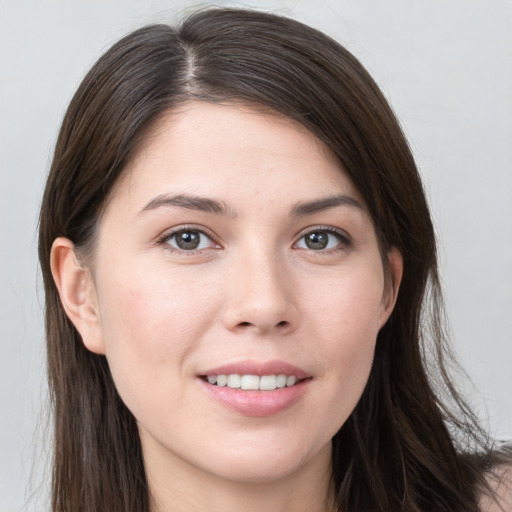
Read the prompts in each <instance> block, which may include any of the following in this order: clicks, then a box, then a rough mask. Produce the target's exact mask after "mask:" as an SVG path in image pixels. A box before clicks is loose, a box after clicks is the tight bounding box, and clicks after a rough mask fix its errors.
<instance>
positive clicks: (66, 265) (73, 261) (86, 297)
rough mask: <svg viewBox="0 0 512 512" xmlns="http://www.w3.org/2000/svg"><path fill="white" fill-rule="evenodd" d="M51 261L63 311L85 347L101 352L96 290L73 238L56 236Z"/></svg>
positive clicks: (101, 337) (102, 343) (102, 348)
mask: <svg viewBox="0 0 512 512" xmlns="http://www.w3.org/2000/svg"><path fill="white" fill-rule="evenodd" d="M50 264H51V270H52V275H53V280H54V281H55V285H56V287H57V290H58V292H59V296H60V300H61V303H62V306H63V308H64V311H65V312H66V315H67V316H68V318H69V319H70V320H71V322H72V323H73V325H74V326H75V328H76V329H77V331H78V332H79V333H80V335H81V337H82V340H83V343H84V345H85V347H86V348H87V349H89V350H90V351H91V352H95V353H97V354H104V353H105V346H104V341H103V335H102V332H101V325H100V318H99V312H98V303H97V298H96V290H95V287H94V283H93V281H92V277H91V272H90V270H89V269H88V268H87V267H85V266H83V265H82V264H81V263H80V262H79V260H78V258H77V256H76V253H75V247H74V245H73V242H71V241H70V240H69V239H67V238H64V237H59V238H57V239H55V241H54V242H53V245H52V251H51V259H50Z"/></svg>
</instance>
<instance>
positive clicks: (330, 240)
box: [297, 229, 350, 251]
mask: <svg viewBox="0 0 512 512" xmlns="http://www.w3.org/2000/svg"><path fill="white" fill-rule="evenodd" d="M349 245H350V241H349V239H348V237H346V236H343V235H342V234H341V233H338V232H337V231H331V230H327V229H317V230H315V231H310V232H309V233H306V234H305V235H303V236H302V238H300V240H299V241H298V242H297V247H298V248H299V249H309V250H310V251H325V250H329V249H336V248H338V247H340V246H341V247H347V246H349Z"/></svg>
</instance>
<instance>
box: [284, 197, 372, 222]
mask: <svg viewBox="0 0 512 512" xmlns="http://www.w3.org/2000/svg"><path fill="white" fill-rule="evenodd" d="M338 206H352V207H354V208H359V209H360V210H364V208H363V205H362V204H361V202H360V201H358V200H357V199H356V198H355V197H352V196H348V195H345V194H343V195H336V196H329V197H324V198H322V199H315V200H313V201H307V202H301V203H297V204H296V205H295V206H294V207H293V209H292V212H291V214H292V216H293V217H304V216H306V215H313V214H314V213H319V212H323V211H325V210H330V209H331V208H336V207H338Z"/></svg>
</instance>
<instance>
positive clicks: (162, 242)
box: [156, 226, 352, 256]
mask: <svg viewBox="0 0 512 512" xmlns="http://www.w3.org/2000/svg"><path fill="white" fill-rule="evenodd" d="M187 232H188V233H198V234H199V235H200V236H201V235H204V236H205V237H207V238H208V239H209V240H210V242H211V243H212V245H214V246H216V247H209V248H208V249H212V248H214V249H218V248H221V246H220V244H219V243H218V242H217V241H216V239H215V236H214V235H213V233H211V232H210V231H208V230H206V229H204V228H199V227H196V226H180V227H179V228H177V229H174V230H172V231H170V232H166V233H164V234H163V235H162V236H160V237H159V238H158V239H157V241H156V243H157V245H159V246H163V247H164V248H165V249H166V250H168V251H170V252H177V253H180V254H185V255H187V256H193V255H195V254H198V253H201V252H202V251H204V250H205V249H204V248H202V249H198V250H186V249H180V248H177V247H173V246H171V245H170V244H169V241H170V240H172V239H173V238H175V237H176V236H178V235H179V234H181V233H187ZM313 233H317V234H319V233H328V234H330V235H334V236H335V237H336V238H337V239H338V242H339V243H338V246H339V247H338V246H336V247H332V248H329V249H319V250H315V249H310V248H308V247H305V248H302V247H300V248H299V249H301V250H309V251H311V252H313V253H314V254H322V253H324V254H325V253H327V254H329V253H332V252H336V251H340V250H347V249H349V248H350V247H351V246H352V240H351V238H350V237H349V236H348V235H347V233H345V232H344V231H341V230H339V229H337V228H334V227H331V226H314V227H311V228H307V229H306V230H305V231H303V232H302V233H301V235H300V237H299V238H298V240H297V241H296V242H295V243H294V246H295V245H297V244H298V243H299V242H300V241H301V240H303V239H305V237H306V236H307V235H311V234H313ZM199 243H200V242H199Z"/></svg>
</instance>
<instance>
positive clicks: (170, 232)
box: [156, 224, 222, 255]
mask: <svg viewBox="0 0 512 512" xmlns="http://www.w3.org/2000/svg"><path fill="white" fill-rule="evenodd" d="M184 231H197V232H198V233H201V234H203V235H205V236H206V237H208V238H209V239H210V240H211V241H212V243H213V244H214V245H215V246H217V247H209V248H208V249H218V248H222V245H221V244H220V242H219V241H218V238H217V236H216V235H215V234H214V233H213V232H212V231H211V230H209V229H208V228H206V227H204V226H200V225H197V224H180V225H179V226H175V227H173V228H170V229H167V230H165V231H164V232H163V233H162V234H161V235H159V236H158V237H157V238H156V245H159V246H164V245H165V246H166V247H165V249H166V250H169V251H171V252H177V253H180V254H188V255H193V254H196V253H199V252H202V251H204V250H205V249H198V250H190V251H185V250H180V249H177V248H175V247H172V246H170V245H169V244H167V242H168V241H169V240H170V239H171V238H173V237H174V236H176V235H178V234H179V233H182V232H184ZM208 249H207V250H208Z"/></svg>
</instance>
